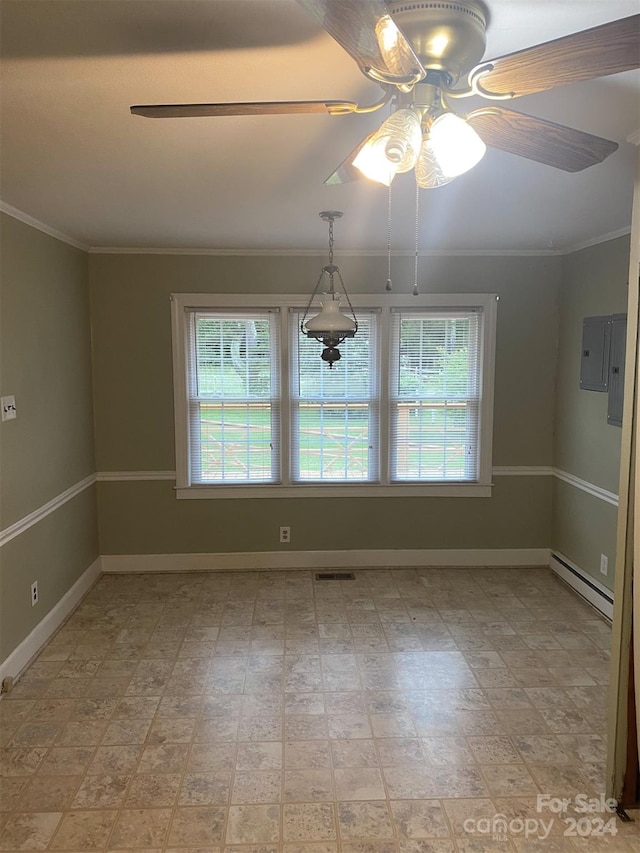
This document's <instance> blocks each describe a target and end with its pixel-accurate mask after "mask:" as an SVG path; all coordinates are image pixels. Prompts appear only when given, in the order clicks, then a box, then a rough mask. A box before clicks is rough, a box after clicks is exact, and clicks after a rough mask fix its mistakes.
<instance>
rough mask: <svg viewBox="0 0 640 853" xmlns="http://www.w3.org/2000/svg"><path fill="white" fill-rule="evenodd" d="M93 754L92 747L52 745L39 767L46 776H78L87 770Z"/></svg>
mask: <svg viewBox="0 0 640 853" xmlns="http://www.w3.org/2000/svg"><path fill="white" fill-rule="evenodd" d="M93 755H94V750H93V748H92V747H84V746H78V747H74V746H60V747H57V746H56V747H53V748H52V749H50V750H49V752H48V753H47V756H46V758H45V759H44V761H43V762H42V764H41V765H40V767H39V771H40V773H42V774H44V775H46V776H78V775H81V774H83V773H86V772H87V768H88V767H89V764H90V763H91V760H92V758H93Z"/></svg>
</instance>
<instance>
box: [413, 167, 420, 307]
mask: <svg viewBox="0 0 640 853" xmlns="http://www.w3.org/2000/svg"><path fill="white" fill-rule="evenodd" d="M419 214H420V190H419V188H418V184H416V251H415V258H414V268H413V295H414V296H417V295H418V293H419V292H420V291H419V290H418V231H419V229H420V215H419Z"/></svg>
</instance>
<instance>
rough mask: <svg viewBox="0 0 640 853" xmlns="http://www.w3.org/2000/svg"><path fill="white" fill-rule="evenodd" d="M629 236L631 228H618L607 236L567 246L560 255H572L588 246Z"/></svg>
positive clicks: (603, 235)
mask: <svg viewBox="0 0 640 853" xmlns="http://www.w3.org/2000/svg"><path fill="white" fill-rule="evenodd" d="M628 234H631V226H630V225H627V226H625V227H624V228H618V230H617V231H611V233H609V234H601V235H600V236H599V237H592V238H591V239H590V240H584V242H582V243H575V244H574V245H573V246H568V247H567V248H566V249H563V250H562V251H561V252H560V254H561V255H572V254H573V253H574V252H579V251H581V250H582V249H588V248H589V247H590V246H597V245H599V244H600V243H608V242H609V240H617V239H618V237H626V236H627V235H628Z"/></svg>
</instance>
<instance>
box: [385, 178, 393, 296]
mask: <svg viewBox="0 0 640 853" xmlns="http://www.w3.org/2000/svg"><path fill="white" fill-rule="evenodd" d="M385 290H386V291H389V292H390V291H391V290H393V282H392V281H391V184H389V195H388V204H387V283H386V285H385Z"/></svg>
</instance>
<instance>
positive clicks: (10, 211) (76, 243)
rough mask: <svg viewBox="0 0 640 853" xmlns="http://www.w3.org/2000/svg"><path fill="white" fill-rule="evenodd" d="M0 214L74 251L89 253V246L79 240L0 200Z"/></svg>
mask: <svg viewBox="0 0 640 853" xmlns="http://www.w3.org/2000/svg"><path fill="white" fill-rule="evenodd" d="M0 213H6V214H7V216H11V217H13V219H18V220H19V221H20V222H24V224H25V225H30V226H31V227H32V228H36V229H37V230H38V231H42V233H43V234H48V235H49V237H54V238H55V239H56V240H60V241H61V242H62V243H67V245H69V246H73V248H74V249H82V251H83V252H88V251H89V246H88V245H86V244H85V243H82V242H80V240H76V239H75V237H70V236H69V235H68V234H63V233H62V231H58V230H57V228H52V227H51V226H50V225H47V224H46V222H40V220H39V219H35V218H34V217H33V216H29V214H28V213H25V212H24V211H23V210H18V208H17V207H13V206H12V205H10V204H7V203H6V202H4V201H1V200H0Z"/></svg>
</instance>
